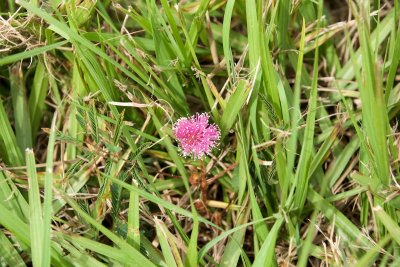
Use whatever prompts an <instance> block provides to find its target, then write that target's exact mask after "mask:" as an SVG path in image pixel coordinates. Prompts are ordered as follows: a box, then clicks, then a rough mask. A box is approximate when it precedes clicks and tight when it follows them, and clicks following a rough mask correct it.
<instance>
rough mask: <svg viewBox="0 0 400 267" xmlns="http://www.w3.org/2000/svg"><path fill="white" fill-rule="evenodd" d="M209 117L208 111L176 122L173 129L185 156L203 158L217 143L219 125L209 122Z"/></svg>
mask: <svg viewBox="0 0 400 267" xmlns="http://www.w3.org/2000/svg"><path fill="white" fill-rule="evenodd" d="M209 118H210V116H209V115H208V114H207V113H202V114H195V115H193V116H191V117H188V118H180V119H179V120H178V121H177V122H176V123H175V124H174V126H173V131H174V134H175V136H176V139H177V140H178V143H179V146H180V149H181V150H182V152H183V155H184V156H188V155H192V156H193V157H194V158H195V159H196V158H202V157H203V156H204V155H205V154H209V153H210V152H211V149H212V148H213V147H215V146H216V145H217V142H218V140H219V138H220V131H219V128H218V126H216V125H215V124H209V123H208V119H209Z"/></svg>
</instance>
